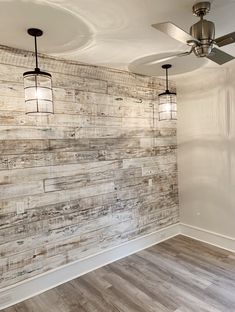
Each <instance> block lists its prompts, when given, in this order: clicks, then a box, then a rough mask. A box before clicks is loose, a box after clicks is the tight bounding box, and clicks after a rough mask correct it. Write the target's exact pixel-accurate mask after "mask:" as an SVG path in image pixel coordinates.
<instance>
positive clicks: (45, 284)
mask: <svg viewBox="0 0 235 312" xmlns="http://www.w3.org/2000/svg"><path fill="white" fill-rule="evenodd" d="M179 233H180V225H179V223H178V224H174V225H171V226H168V227H166V228H163V229H160V230H158V231H156V232H153V233H151V234H148V235H144V236H142V237H139V238H136V239H134V240H131V241H128V242H126V243H124V244H122V245H119V246H116V247H113V248H110V249H107V250H104V251H102V252H100V253H97V254H95V255H92V256H90V257H87V258H83V259H81V260H79V261H75V262H73V263H70V264H67V265H65V266H61V267H59V268H57V269H54V270H51V271H48V272H46V273H43V274H40V275H37V276H35V277H33V278H30V279H27V280H25V281H23V282H20V283H17V284H15V285H12V286H9V287H6V288H4V289H1V290H0V310H1V309H4V308H7V307H9V306H12V305H14V304H16V303H19V302H21V301H24V300H26V299H29V298H31V297H34V296H36V295H38V294H40V293H43V292H45V291H47V290H49V289H51V288H54V287H56V286H58V285H61V284H63V283H65V282H68V281H70V280H72V279H74V278H77V277H79V276H81V275H84V274H86V273H88V272H90V271H93V270H95V269H98V268H100V267H102V266H104V265H107V264H109V263H111V262H114V261H117V260H119V259H121V258H124V257H127V256H129V255H131V254H133V253H136V252H138V251H140V250H143V249H145V248H148V247H150V246H153V245H155V244H158V243H160V242H162V241H165V240H167V239H169V238H171V237H174V236H176V235H178V234H179Z"/></svg>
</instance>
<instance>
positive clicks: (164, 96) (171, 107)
mask: <svg viewBox="0 0 235 312" xmlns="http://www.w3.org/2000/svg"><path fill="white" fill-rule="evenodd" d="M171 67H172V65H170V64H164V65H162V68H163V69H165V70H166V91H165V92H163V93H161V94H159V96H158V97H159V105H158V113H159V120H177V102H176V93H174V92H170V91H169V89H168V88H169V86H168V69H169V68H171Z"/></svg>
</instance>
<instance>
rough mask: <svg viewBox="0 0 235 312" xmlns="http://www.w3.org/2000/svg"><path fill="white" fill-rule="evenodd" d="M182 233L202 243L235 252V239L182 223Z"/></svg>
mask: <svg viewBox="0 0 235 312" xmlns="http://www.w3.org/2000/svg"><path fill="white" fill-rule="evenodd" d="M180 233H181V234H182V235H184V236H188V237H191V238H193V239H196V240H199V241H201V242H204V243H207V244H210V245H213V246H216V247H219V248H222V249H226V250H228V251H231V252H235V238H232V237H229V236H226V235H222V234H219V233H215V232H212V231H208V230H205V229H202V228H198V227H195V226H192V225H189V224H184V223H180Z"/></svg>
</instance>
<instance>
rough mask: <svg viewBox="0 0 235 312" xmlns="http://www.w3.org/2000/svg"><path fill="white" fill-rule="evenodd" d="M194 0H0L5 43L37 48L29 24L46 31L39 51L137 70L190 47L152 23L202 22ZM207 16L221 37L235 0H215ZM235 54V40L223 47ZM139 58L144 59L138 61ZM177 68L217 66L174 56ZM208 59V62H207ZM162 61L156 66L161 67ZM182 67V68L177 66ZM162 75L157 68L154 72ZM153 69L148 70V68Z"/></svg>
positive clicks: (231, 27) (230, 26) (228, 28)
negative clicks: (149, 61) (145, 62)
mask: <svg viewBox="0 0 235 312" xmlns="http://www.w3.org/2000/svg"><path fill="white" fill-rule="evenodd" d="M195 2H198V1H194V0H41V1H39V0H0V21H1V23H0V44H3V45H8V46H12V47H18V48H24V49H27V50H33V41H32V39H31V38H30V37H29V36H28V35H27V33H26V30H27V28H30V27H38V28H41V29H43V30H44V33H45V35H44V36H43V37H42V38H40V39H39V50H40V51H41V52H44V53H49V54H53V55H57V56H61V57H64V58H67V59H70V60H78V61H81V62H85V63H89V64H95V65H104V66H109V67H113V68H119V69H128V68H130V70H134V68H135V66H136V65H137V66H139V64H140V63H141V60H142V59H143V58H144V59H146V58H147V59H152V58H153V57H152V55H155V56H154V57H156V58H159V55H158V54H161V55H169V53H171V52H175V51H176V52H179V51H187V50H188V47H187V46H185V45H183V44H181V43H179V42H178V41H175V40H174V39H171V38H169V37H168V36H166V35H164V34H162V33H160V32H159V31H157V30H155V29H154V28H152V27H151V26H150V25H151V24H153V23H158V22H163V21H172V22H174V23H175V24H177V25H179V26H180V27H181V28H183V29H185V30H187V31H188V30H189V28H190V26H191V25H192V24H193V23H195V22H196V21H197V17H195V16H193V15H192V13H191V12H192V5H193V4H194V3H195ZM211 2H212V10H211V13H210V14H209V15H208V16H207V19H209V20H212V21H214V22H215V23H216V36H217V37H218V36H220V35H223V34H226V33H229V32H232V31H235V18H234V16H235V0H214V1H211ZM223 50H224V51H226V52H229V53H231V54H233V55H235V44H233V45H230V46H228V47H225V48H223ZM139 59H140V60H139ZM174 62H176V63H175V64H176V65H175V71H174V73H175V74H177V73H180V72H187V71H192V70H194V69H195V68H198V67H201V66H204V65H205V64H206V66H218V65H216V64H214V63H212V62H210V61H207V60H205V59H197V58H196V57H195V56H189V57H188V56H187V57H186V58H180V59H179V58H178V59H177V60H175V61H174V60H173V61H172V63H173V64H174ZM207 63H208V64H207ZM160 65H161V64H160V63H159V64H158V65H157V66H158V67H159V68H160V67H161V66H160ZM177 68H178V69H177ZM155 71H156V75H159V71H157V67H156V68H155V69H154V71H153V69H151V71H150V72H149V74H154V73H155ZM146 74H148V72H147V73H146Z"/></svg>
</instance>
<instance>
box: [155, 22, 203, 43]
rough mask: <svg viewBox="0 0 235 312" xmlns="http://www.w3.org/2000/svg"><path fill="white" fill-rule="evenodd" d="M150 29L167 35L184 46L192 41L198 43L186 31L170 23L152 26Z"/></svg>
mask: <svg viewBox="0 0 235 312" xmlns="http://www.w3.org/2000/svg"><path fill="white" fill-rule="evenodd" d="M152 27H154V28H156V29H157V30H160V31H161V32H163V33H165V34H167V35H168V36H170V37H171V38H173V39H175V40H178V41H181V42H183V43H185V44H187V41H192V40H193V41H196V42H197V41H198V40H197V39H195V38H194V37H192V36H191V35H190V34H188V33H187V32H186V31H184V30H183V29H181V28H179V27H178V26H176V25H175V24H173V23H170V22H166V23H159V24H153V25H152Z"/></svg>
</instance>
